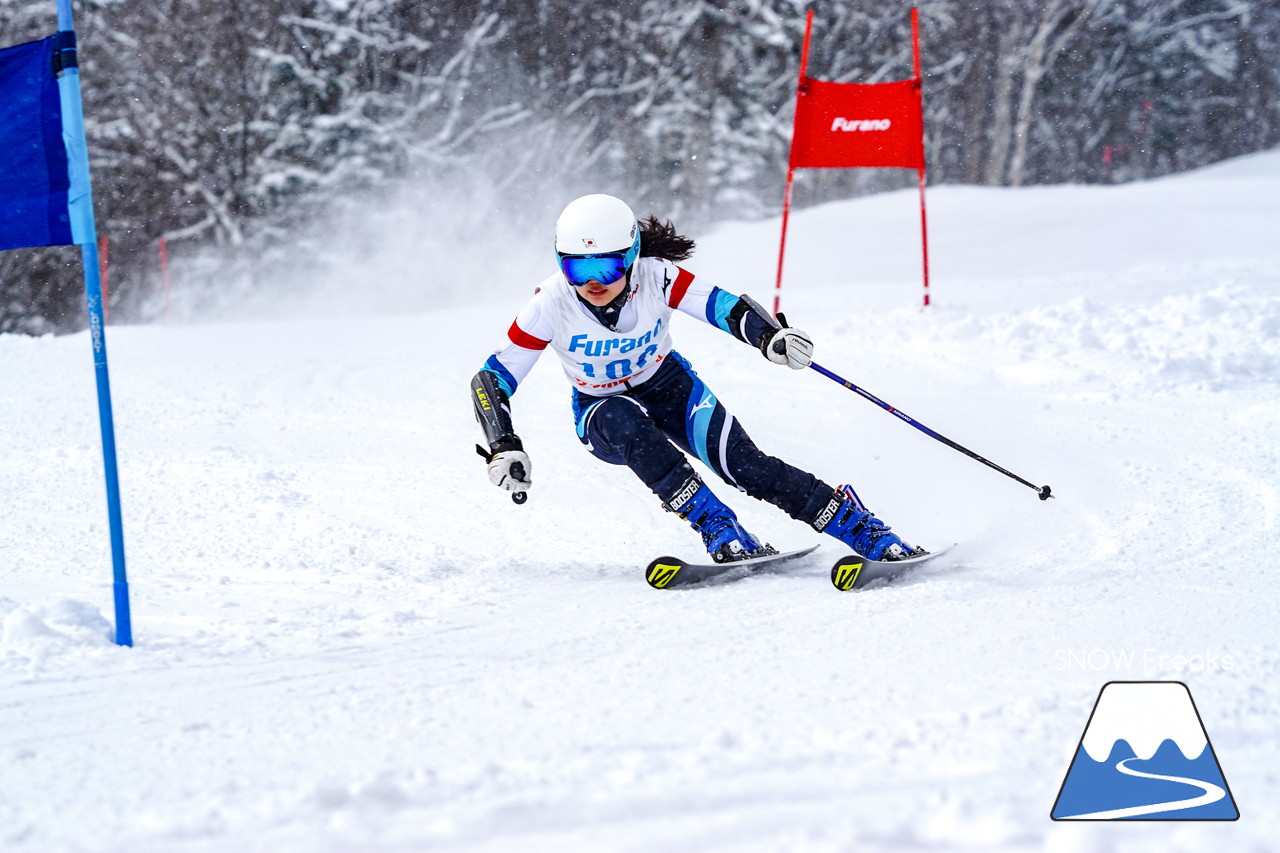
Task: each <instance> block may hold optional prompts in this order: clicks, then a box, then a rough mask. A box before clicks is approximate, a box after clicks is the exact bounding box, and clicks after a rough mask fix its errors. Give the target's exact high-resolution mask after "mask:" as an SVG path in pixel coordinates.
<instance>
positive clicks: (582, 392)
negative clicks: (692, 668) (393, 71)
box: [471, 195, 913, 562]
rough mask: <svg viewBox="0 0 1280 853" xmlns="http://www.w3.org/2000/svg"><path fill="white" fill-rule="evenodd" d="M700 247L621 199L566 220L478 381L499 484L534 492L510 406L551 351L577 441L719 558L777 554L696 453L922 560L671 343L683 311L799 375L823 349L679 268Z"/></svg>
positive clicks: (863, 543) (815, 518)
mask: <svg viewBox="0 0 1280 853" xmlns="http://www.w3.org/2000/svg"><path fill="white" fill-rule="evenodd" d="M693 245H694V244H693V241H692V240H689V239H688V238H686V237H682V236H680V235H679V234H677V233H676V231H675V229H674V228H673V227H672V225H671V223H669V222H668V223H666V224H662V223H660V222H658V221H657V220H656V219H654V218H653V217H649V218H648V219H647V220H645V222H644V223H643V225H641V224H640V223H639V222H637V221H636V217H635V214H633V213H632V212H631V208H630V207H628V206H627V205H626V203H625V202H623V201H622V200H621V199H618V198H614V197H613V196H610V195H588V196H583V197H582V198H579V199H576V200H575V201H573V202H572V203H571V204H569V206H568V207H566V208H565V209H564V212H563V213H561V214H560V218H559V220H557V221H556V260H557V264H558V267H559V269H558V271H557V272H556V273H555V274H554V275H552V276H551V277H550V278H548V279H546V280H545V281H544V282H542V285H541V286H540V287H539V288H538V289H537V290H536V291H535V292H534V296H533V298H532V299H530V300H529V302H528V303H527V304H526V305H525V306H524V308H522V309H521V310H520V313H519V314H517V315H516V319H515V322H514V323H512V324H511V328H510V329H509V330H508V332H507V339H506V340H505V341H504V342H503V343H502V346H501V347H500V348H499V349H498V351H497V352H496V353H495V354H494V355H492V356H490V358H489V360H488V361H486V362H485V364H484V367H482V368H481V369H480V372H479V373H477V374H476V376H475V378H474V379H473V380H472V382H471V391H472V402H473V403H474V405H475V410H476V417H477V419H478V420H479V421H480V424H481V426H482V427H483V428H484V434H485V438H486V439H487V440H488V442H489V450H488V452H487V453H486V452H485V451H484V449H483V448H480V447H477V450H479V451H480V453H481V455H482V456H484V457H485V459H486V460H487V461H488V464H489V479H490V481H491V482H492V483H493V484H494V485H495V486H498V487H499V488H502V489H507V490H509V491H512V492H524V491H525V490H527V489H528V488H529V487H530V486H531V485H532V480H531V478H530V473H531V469H530V464H529V457H528V455H527V454H526V453H525V451H524V447H523V445H522V444H521V442H520V438H519V436H517V435H516V431H515V428H514V427H513V425H512V421H511V407H510V399H511V397H512V395H514V394H515V392H516V389H517V388H518V387H519V385H520V383H521V382H522V381H523V380H524V378H525V377H526V376H527V375H528V374H529V370H530V369H531V368H532V367H533V364H534V362H536V361H537V360H538V356H539V355H541V354H542V351H543V350H544V349H546V348H547V347H548V346H550V347H552V348H553V349H554V350H555V352H556V355H558V356H559V357H560V361H561V362H562V363H563V366H564V372H565V375H566V376H568V378H569V382H570V383H571V384H572V385H573V414H574V420H575V422H576V424H577V430H578V438H579V439H580V440H581V441H582V443H583V444H584V445H586V447H587V449H588V450H590V451H591V453H592V454H593V455H595V456H596V457H597V458H599V459H602V460H604V461H605V462H609V463H611V464H614V465H626V466H627V467H629V468H630V469H631V470H632V471H634V472H635V473H636V476H638V477H639V478H640V479H641V480H643V481H644V484H645V485H646V486H648V487H649V488H650V489H652V490H653V492H654V494H656V495H657V496H658V499H659V500H660V501H662V506H663V508H664V509H666V510H667V511H669V512H673V513H675V514H677V515H678V516H680V517H681V518H683V519H685V520H687V521H688V522H689V523H690V524H691V525H692V526H693V529H694V530H696V531H697V532H698V533H699V534H701V535H702V541H703V543H704V544H705V545H706V548H707V552H708V553H709V554H710V555H711V558H712V559H713V560H715V561H716V562H726V561H729V560H741V559H747V558H750V557H753V556H762V555H765V554H770V553H775V552H774V551H773V550H772V549H770V548H769V546H768V545H762V544H761V543H760V542H759V540H757V539H756V538H755V537H753V536H752V535H751V534H749V533H748V532H747V531H746V530H744V529H743V527H742V525H741V524H739V523H738V518H737V516H736V515H734V512H733V510H731V509H730V508H729V507H727V506H725V505H724V503H722V502H721V501H720V499H719V498H717V497H716V496H715V495H714V494H713V493H712V491H711V489H710V488H709V487H708V486H707V484H706V483H704V482H703V481H702V478H701V477H699V476H698V473H697V472H696V471H695V470H694V469H693V466H692V465H690V464H689V460H688V459H687V458H686V457H685V455H684V454H685V453H688V454H691V455H694V456H697V457H698V458H699V459H701V460H702V461H703V463H705V464H706V465H707V467H708V468H710V469H711V470H712V471H714V472H715V473H716V475H717V476H719V477H720V478H721V479H723V480H724V481H725V482H726V483H728V484H729V485H730V486H734V487H736V488H738V489H739V490H741V491H744V492H746V493H747V494H748V495H751V496H752V497H753V498H757V499H759V500H763V501H768V502H769V503H771V504H773V505H775V506H777V507H778V508H779V509H781V510H782V511H783V512H785V513H787V514H788V515H790V516H791V517H792V518H794V519H797V520H799V521H803V522H805V523H807V524H809V525H811V526H812V527H813V528H814V529H815V530H818V531H820V532H823V533H828V534H830V535H832V536H834V537H835V538H836V539H839V540H840V541H841V542H843V543H844V544H845V545H847V546H848V547H850V548H851V549H853V550H854V551H855V552H857V553H858V554H861V555H862V556H863V557H866V558H868V559H872V560H899V559H903V558H905V557H907V556H909V555H911V553H912V552H913V549H912V548H911V546H909V545H907V544H906V543H904V542H903V541H902V540H901V539H899V538H898V537H897V536H896V535H894V534H893V533H891V532H890V530H889V527H888V525H886V524H884V523H883V522H881V521H880V520H879V519H877V518H875V517H874V516H872V514H871V513H870V512H868V511H867V509H866V507H864V506H863V505H862V502H861V501H860V500H859V499H858V496H857V495H856V494H855V493H854V491H853V489H852V488H850V487H849V486H840V487H839V488H832V487H831V486H829V485H827V484H826V483H824V482H822V481H821V480H819V479H818V478H816V477H814V476H813V475H812V474H809V473H807V472H805V471H801V470H800V469H798V468H795V467H792V466H791V465H788V464H787V463H785V462H783V461H782V460H780V459H777V458H775V457H773V456H768V455H766V454H764V453H762V452H761V451H760V450H758V449H757V448H756V446H755V444H754V443H753V442H752V441H751V439H750V438H748V437H747V433H746V431H745V430H744V429H743V428H742V426H741V424H739V423H738V421H737V419H735V418H734V417H733V416H732V415H730V414H729V412H727V411H726V410H725V408H724V406H723V405H721V403H720V402H719V401H718V400H717V399H716V396H715V395H714V394H713V393H711V390H710V389H709V388H708V387H707V386H706V385H705V384H704V383H703V382H702V380H701V379H699V378H698V375H697V374H696V373H694V372H693V368H692V367H691V366H690V364H689V362H688V361H687V360H685V359H684V358H683V357H681V356H680V354H679V353H677V352H676V351H675V350H673V349H672V348H671V329H670V323H671V314H672V312H674V311H676V310H679V311H682V312H684V313H685V314H689V315H691V316H693V317H697V318H698V319H700V320H703V321H704V322H707V323H710V324H711V325H713V326H716V327H718V328H720V329H721V330H723V331H725V332H728V333H729V334H731V335H733V336H734V337H735V338H737V339H738V340H740V341H743V342H745V343H748V344H751V345H752V346H753V347H755V348H756V349H758V350H760V352H761V353H763V354H764V356H765V358H767V359H769V360H770V361H772V362H774V363H776V364H785V365H787V366H789V367H792V368H795V369H797V370H799V369H802V368H805V367H807V366H808V365H809V362H810V359H811V357H812V353H813V343H812V341H811V340H810V339H809V336H808V335H806V334H805V333H804V332H802V331H800V330H799V329H794V328H791V327H789V326H787V325H786V318H785V317H784V316H783V315H781V314H780V315H778V318H777V319H776V320H775V319H774V318H773V317H772V316H771V315H770V314H769V313H768V312H766V311H765V310H764V309H763V308H761V307H760V306H759V305H758V304H756V302H755V301H754V300H752V299H751V298H750V297H749V296H735V295H733V294H731V293H728V292H726V291H724V290H721V289H720V288H718V287H713V286H710V285H706V284H702V283H700V282H699V281H698V280H696V279H695V278H694V276H693V274H692V273H690V272H689V271H688V270H685V269H682V268H681V267H678V266H676V262H677V261H683V260H685V259H686V258H688V257H689V255H690V254H691V253H692V251H693ZM672 442H674V443H675V444H674V445H673V444H672ZM677 447H678V448H679V449H678V450H677V449H676V448H677ZM681 451H684V452H683V453H682V452H681Z"/></svg>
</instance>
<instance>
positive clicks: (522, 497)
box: [511, 462, 529, 504]
mask: <svg viewBox="0 0 1280 853" xmlns="http://www.w3.org/2000/svg"><path fill="white" fill-rule="evenodd" d="M511 476H512V477H515V478H516V479H517V480H523V479H524V463H522V462H513V463H512V464H511ZM511 500H512V501H513V502H515V503H516V504H522V503H524V502H525V501H527V500H529V494H528V493H527V492H512V493H511Z"/></svg>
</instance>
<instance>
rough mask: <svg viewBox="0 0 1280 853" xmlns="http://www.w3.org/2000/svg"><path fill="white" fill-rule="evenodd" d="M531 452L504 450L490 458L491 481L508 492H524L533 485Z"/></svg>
mask: <svg viewBox="0 0 1280 853" xmlns="http://www.w3.org/2000/svg"><path fill="white" fill-rule="evenodd" d="M529 471H530V467H529V454H527V453H525V452H524V451H523V450H504V451H502V452H501V453H495V454H494V455H493V456H492V457H490V459H489V482H490V483H493V484H494V485H495V486H497V487H498V488H499V489H506V490H507V491H508V492H524V491H527V490H528V489H529V487H530V486H532V485H533V482H532V480H531V479H530V477H529Z"/></svg>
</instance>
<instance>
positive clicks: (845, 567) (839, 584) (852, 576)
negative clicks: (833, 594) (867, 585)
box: [831, 554, 866, 592]
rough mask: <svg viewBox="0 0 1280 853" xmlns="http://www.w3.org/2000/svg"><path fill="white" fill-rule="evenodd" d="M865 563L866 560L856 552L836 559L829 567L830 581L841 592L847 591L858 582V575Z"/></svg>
mask: <svg viewBox="0 0 1280 853" xmlns="http://www.w3.org/2000/svg"><path fill="white" fill-rule="evenodd" d="M865 565H866V561H865V560H864V559H863V558H862V557H859V556H858V555H857V554H854V555H852V556H850V557H845V558H844V559H841V560H838V561H836V564H835V565H834V566H832V567H831V583H832V584H833V585H834V586H835V588H836V589H838V590H840V591H841V592H848V591H849V590H851V589H853V588H854V585H855V584H857V583H858V576H859V575H861V574H862V567H863V566H865Z"/></svg>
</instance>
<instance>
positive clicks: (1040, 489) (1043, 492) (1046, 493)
mask: <svg viewBox="0 0 1280 853" xmlns="http://www.w3.org/2000/svg"><path fill="white" fill-rule="evenodd" d="M809 366H810V367H812V368H813V369H814V370H816V371H818V372H819V373H821V374H822V375H823V376H825V377H827V378H828V379H831V380H833V381H835V382H839V383H840V384H841V385H843V386H844V387H846V388H848V389H849V390H850V391H852V392H853V393H855V394H857V395H858V396H860V397H862V398H864V399H866V400H870V401H871V402H873V403H875V404H876V405H877V406H879V407H880V408H882V409H884V410H885V411H886V412H888V413H889V414H891V415H893V416H894V417H896V418H898V419H899V420H903V421H906V422H907V423H909V424H911V425H912V426H913V427H915V428H916V429H918V430H920V431H921V432H922V433H924V434H925V435H927V436H929V437H930V438H936V439H937V440H938V441H941V442H942V443H943V444H945V445H946V446H947V447H950V448H951V449H952V450H958V451H960V452H961V453H963V454H964V455H965V456H968V457H969V458H970V459H976V460H978V461H979V462H981V463H982V464H983V465H986V466H988V467H990V468H994V469H996V470H997V471H999V472H1000V473H1001V474H1004V475H1005V476H1006V477H1011V478H1013V479H1015V480H1017V481H1018V482H1019V483H1021V484H1022V485H1024V486H1027V487H1028V488H1031V489H1035V491H1036V493H1037V494H1038V495H1040V500H1042V501H1044V500H1048V499H1049V498H1051V497H1053V494H1052V493H1051V492H1050V489H1049V487H1048V486H1037V485H1036V484H1035V483H1031V482H1028V481H1027V480H1024V479H1022V478H1021V477H1019V476H1018V475H1017V474H1014V473H1013V472H1012V471H1006V470H1005V469H1004V468H1001V467H1000V466H999V465H997V464H996V463H994V462H992V461H991V460H990V459H986V458H985V457H982V456H979V455H978V454H976V453H974V452H973V451H972V450H970V449H969V448H967V447H963V446H961V445H959V444H956V443H955V442H954V441H952V440H951V439H949V438H947V437H946V436H945V435H939V434H938V433H936V432H934V431H933V430H931V429H929V428H928V427H927V426H925V425H924V424H922V423H920V422H919V421H917V420H916V419H914V418H912V417H910V416H909V415H908V414H907V413H906V412H903V411H899V410H898V409H896V408H894V407H893V406H890V405H889V404H888V403H886V402H885V401H884V400H881V399H880V398H879V397H877V396H875V395H874V394H872V393H870V392H869V391H866V390H865V389H862V388H859V387H858V386H857V385H854V384H853V383H852V382H850V381H849V380H847V379H843V378H841V377H839V376H836V375H835V374H834V373H832V372H831V371H830V370H827V369H826V368H825V367H823V366H822V365H820V364H818V363H817V362H810V363H809Z"/></svg>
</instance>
